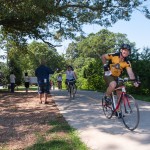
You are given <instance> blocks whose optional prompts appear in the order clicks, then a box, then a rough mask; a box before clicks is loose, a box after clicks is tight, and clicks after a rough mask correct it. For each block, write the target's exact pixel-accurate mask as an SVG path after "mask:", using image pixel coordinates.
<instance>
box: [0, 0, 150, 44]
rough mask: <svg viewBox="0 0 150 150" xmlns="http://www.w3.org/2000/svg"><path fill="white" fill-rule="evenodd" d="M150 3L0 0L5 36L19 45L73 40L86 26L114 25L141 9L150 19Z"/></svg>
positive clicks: (127, 0) (116, 0) (139, 0)
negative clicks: (32, 41) (31, 39)
mask: <svg viewBox="0 0 150 150" xmlns="http://www.w3.org/2000/svg"><path fill="white" fill-rule="evenodd" d="M146 1H148V0H132V1H131V0H0V10H1V11H0V25H1V30H2V34H3V35H4V36H7V37H8V36H9V38H12V39H13V40H16V41H18V42H21V41H23V42H25V41H24V40H25V39H26V38H27V37H29V38H34V39H41V40H43V41H44V42H47V43H48V44H49V45H50V46H54V45H52V42H51V40H57V39H60V37H61V38H73V37H74V36H75V33H76V32H78V31H80V32H82V26H83V24H87V23H89V24H94V23H96V24H99V25H100V26H110V25H111V24H114V23H115V22H117V21H118V20H121V19H123V20H127V21H128V20H130V18H131V14H132V12H133V11H134V10H135V9H137V10H139V11H141V12H143V13H144V15H145V16H146V17H147V18H150V16H149V10H148V9H147V8H146V7H145V6H144V5H143V4H144V3H145V2H146Z"/></svg>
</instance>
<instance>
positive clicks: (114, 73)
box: [101, 44, 139, 104]
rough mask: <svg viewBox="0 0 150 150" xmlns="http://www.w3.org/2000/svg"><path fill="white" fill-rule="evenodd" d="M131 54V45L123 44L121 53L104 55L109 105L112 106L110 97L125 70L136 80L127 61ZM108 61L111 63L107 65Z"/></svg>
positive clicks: (106, 97)
mask: <svg viewBox="0 0 150 150" xmlns="http://www.w3.org/2000/svg"><path fill="white" fill-rule="evenodd" d="M130 53H131V47H130V45H128V44H122V45H121V47H120V52H119V53H114V54H104V55H102V57H101V59H102V62H103V65H104V72H105V75H104V80H105V82H106V84H107V86H108V88H107V90H106V95H105V100H106V102H107V103H108V104H111V99H110V95H111V93H112V92H113V91H114V89H115V87H116V86H117V82H116V80H117V78H118V77H119V76H120V75H121V73H122V72H123V69H126V70H127V73H128V76H129V78H130V79H133V80H134V79H135V75H134V73H133V70H132V68H131V64H130V62H129V61H128V59H127V57H128V56H129V55H130ZM107 61H109V63H107ZM134 86H135V87H138V86H139V84H138V83H137V82H134ZM118 94H119V93H118Z"/></svg>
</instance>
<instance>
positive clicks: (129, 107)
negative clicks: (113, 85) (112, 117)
mask: <svg viewBox="0 0 150 150" xmlns="http://www.w3.org/2000/svg"><path fill="white" fill-rule="evenodd" d="M121 112H122V120H123V123H124V125H125V127H126V128H127V129H129V130H131V131H133V130H135V129H136V128H137V126H138V124H139V120H140V113H139V108H138V104H137V102H136V101H135V99H134V98H133V97H132V96H131V95H128V94H126V95H124V96H123V99H122V103H121Z"/></svg>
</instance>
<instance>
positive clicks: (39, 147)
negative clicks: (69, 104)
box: [25, 121, 89, 150]
mask: <svg viewBox="0 0 150 150" xmlns="http://www.w3.org/2000/svg"><path fill="white" fill-rule="evenodd" d="M49 125H50V126H51V129H50V130H48V132H47V133H45V135H44V134H42V135H40V134H36V136H37V142H36V143H35V144H34V145H33V146H30V147H28V148H26V149H25V150H89V148H88V147H87V146H86V145H85V144H84V143H83V142H81V140H80V138H79V137H78V134H77V131H76V130H75V129H74V128H72V127H70V126H69V124H68V123H67V122H59V121H51V122H50V123H49ZM46 139H50V140H46Z"/></svg>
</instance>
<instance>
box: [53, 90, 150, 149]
mask: <svg viewBox="0 0 150 150" xmlns="http://www.w3.org/2000/svg"><path fill="white" fill-rule="evenodd" d="M51 93H52V94H53V95H54V96H53V97H54V100H55V102H56V104H57V106H58V108H59V110H60V112H61V113H62V114H63V116H64V117H65V119H66V120H67V121H68V123H69V124H70V125H71V126H72V127H74V128H75V129H77V131H78V134H79V136H80V138H81V140H82V141H83V142H84V143H85V144H86V145H87V146H88V147H89V148H90V149H91V150H150V103H148V102H142V101H139V100H137V102H138V105H139V109H140V123H139V126H138V128H137V129H136V130H135V131H133V132H131V131H129V130H128V129H126V128H125V127H124V124H123V122H122V120H121V119H117V118H116V117H112V119H106V117H105V116H104V114H103V110H102V106H101V99H102V93H99V92H95V91H78V92H77V94H76V97H75V99H73V100H71V101H70V99H69V95H68V93H67V91H66V90H62V91H59V90H54V91H51Z"/></svg>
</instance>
